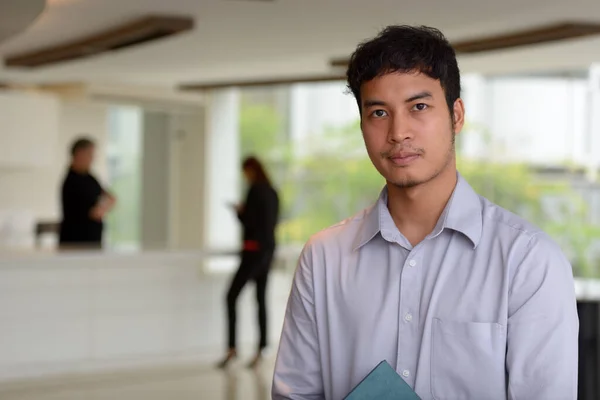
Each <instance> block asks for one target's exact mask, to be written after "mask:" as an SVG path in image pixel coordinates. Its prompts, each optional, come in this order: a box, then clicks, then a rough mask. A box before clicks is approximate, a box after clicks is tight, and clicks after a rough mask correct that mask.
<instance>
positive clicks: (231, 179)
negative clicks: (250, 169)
mask: <svg viewBox="0 0 600 400" xmlns="http://www.w3.org/2000/svg"><path fill="white" fill-rule="evenodd" d="M239 102H240V96H239V92H238V90H237V89H234V88H231V89H222V90H216V91H213V93H212V94H211V96H210V108H209V112H208V118H207V135H206V151H205V166H206V168H205V182H206V191H205V194H206V195H205V219H204V220H205V221H206V223H205V225H204V226H205V232H204V238H205V246H204V247H205V248H206V249H208V250H211V249H236V248H238V247H239V244H240V227H239V222H238V220H237V217H236V216H235V213H234V211H233V210H232V209H231V207H229V205H228V203H237V202H239V201H242V200H243V199H242V198H241V194H240V179H241V170H240V149H239Z"/></svg>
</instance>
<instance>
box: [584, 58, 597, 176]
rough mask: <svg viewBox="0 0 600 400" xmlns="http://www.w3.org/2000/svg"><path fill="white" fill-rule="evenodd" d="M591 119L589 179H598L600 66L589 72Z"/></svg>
mask: <svg viewBox="0 0 600 400" xmlns="http://www.w3.org/2000/svg"><path fill="white" fill-rule="evenodd" d="M589 101H590V106H589V117H588V118H589V119H588V123H589V125H588V129H587V138H586V140H585V145H586V146H585V147H586V148H587V150H588V151H587V157H586V161H587V166H588V175H589V178H590V179H591V180H593V181H596V180H597V179H598V168H600V138H599V135H598V133H599V132H600V64H593V65H592V66H591V67H590V70H589Z"/></svg>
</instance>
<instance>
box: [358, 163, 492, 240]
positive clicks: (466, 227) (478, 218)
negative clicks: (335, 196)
mask: <svg viewBox="0 0 600 400" xmlns="http://www.w3.org/2000/svg"><path fill="white" fill-rule="evenodd" d="M387 198H388V193H387V188H386V187H384V188H383V190H382V191H381V194H380V195H379V199H378V200H377V203H376V204H375V205H373V206H372V207H371V208H370V209H368V210H367V211H366V215H365V217H364V220H363V224H362V226H361V228H360V229H359V232H358V234H357V236H356V240H355V242H354V246H353V248H354V250H357V249H359V248H360V247H362V246H364V245H365V244H367V243H368V242H370V241H371V240H372V239H373V238H374V237H375V236H376V235H377V234H378V233H381V234H382V236H384V237H385V238H386V239H388V238H390V239H392V240H393V235H394V233H393V232H397V234H400V232H398V229H397V228H396V226H395V224H394V221H393V220H392V217H391V215H390V213H389V210H388V208H387ZM446 228H448V229H452V230H454V231H457V232H460V233H462V234H463V235H465V236H466V237H467V238H468V239H469V240H470V241H471V243H472V244H473V248H475V247H477V245H478V244H479V241H480V239H481V232H482V229H483V221H482V206H481V200H480V197H479V195H478V194H477V193H475V191H474V190H473V188H472V187H471V185H469V183H468V182H467V181H466V180H465V179H464V178H463V177H462V176H461V175H460V174H458V181H457V183H456V187H455V188H454V191H453V192H452V196H451V197H450V200H449V201H448V204H446V207H445V208H444V211H443V212H442V214H441V215H440V218H439V220H438V222H437V224H436V226H435V228H434V229H433V231H432V232H431V234H430V235H429V236H428V237H429V238H434V237H436V236H438V235H439V234H441V233H442V231H443V230H444V229H446Z"/></svg>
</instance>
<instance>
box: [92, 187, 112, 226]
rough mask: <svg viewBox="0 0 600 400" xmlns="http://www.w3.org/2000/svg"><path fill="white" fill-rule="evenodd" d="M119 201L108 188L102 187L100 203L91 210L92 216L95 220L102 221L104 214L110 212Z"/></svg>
mask: <svg viewBox="0 0 600 400" xmlns="http://www.w3.org/2000/svg"><path fill="white" fill-rule="evenodd" d="M116 203H117V198H116V197H115V196H114V195H113V194H112V193H110V192H109V191H107V190H104V189H102V196H101V197H100V199H99V200H98V203H96V205H95V206H94V207H93V208H92V209H91V210H90V218H91V219H93V220H95V221H102V219H103V218H104V216H105V215H106V214H107V213H108V212H110V210H112V209H113V208H114V206H115V204H116Z"/></svg>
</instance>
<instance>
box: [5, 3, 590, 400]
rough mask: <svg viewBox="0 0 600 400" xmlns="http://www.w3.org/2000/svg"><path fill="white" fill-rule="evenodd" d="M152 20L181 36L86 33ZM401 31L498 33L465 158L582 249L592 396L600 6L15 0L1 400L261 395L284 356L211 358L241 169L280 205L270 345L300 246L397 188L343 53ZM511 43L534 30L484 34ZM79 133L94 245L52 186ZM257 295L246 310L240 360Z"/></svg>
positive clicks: (464, 136)
mask: <svg viewBox="0 0 600 400" xmlns="http://www.w3.org/2000/svg"><path fill="white" fill-rule="evenodd" d="M148 16H153V17H155V18H159V19H160V18H162V17H164V18H166V19H169V18H172V19H176V20H177V21H178V22H179V25H180V27H184V28H182V30H181V32H176V33H174V34H172V35H170V36H166V37H163V38H158V39H155V40H154V38H146V39H144V40H142V39H139V38H138V39H131V41H130V42H129V43H124V42H123V43H121V44H119V45H112V47H111V46H109V45H106V46H105V48H102V46H100V47H94V46H88V47H87V48H85V46H83V45H81V43H83V42H85V41H86V40H90V38H93V37H96V38H97V37H98V35H101V34H104V35H105V36H106V35H108V34H107V32H109V31H111V30H113V32H115V31H118V30H119V29H118V28H119V27H127V29H133V28H132V26H133V25H134V23H135V22H136V21H140V20H143V19H144V18H146V17H148ZM400 23H407V24H425V25H431V26H435V27H437V28H440V29H441V30H442V31H443V32H444V33H445V34H446V35H447V37H448V38H449V39H450V40H451V41H452V42H453V43H462V44H465V46H466V44H468V43H469V42H476V41H479V42H478V43H479V45H480V46H484V47H483V48H480V49H479V50H477V51H469V50H468V46H466V47H465V49H466V50H464V51H459V52H458V57H459V65H460V68H461V72H462V85H463V99H464V100H465V104H466V110H467V126H466V128H465V129H464V130H463V132H462V133H461V134H460V135H459V136H458V137H457V153H458V164H459V170H460V172H461V173H462V175H463V176H464V177H465V178H466V179H467V180H468V181H469V182H470V183H471V185H472V186H473V187H474V188H475V189H476V191H478V192H479V193H480V194H482V195H484V196H486V197H487V198H488V199H490V200H491V201H493V202H496V203H497V204H499V205H500V206H503V207H505V208H507V209H509V210H511V211H513V212H515V213H517V214H519V215H521V216H523V217H525V218H527V219H529V220H530V221H532V222H534V223H535V224H536V225H538V226H540V227H541V228H543V229H544V230H545V231H547V232H548V233H549V234H550V235H551V236H552V237H553V238H554V239H555V240H556V241H557V242H558V243H559V244H560V245H561V247H562V248H563V250H564V251H565V253H566V254H567V255H568V257H569V258H570V260H571V262H572V265H573V269H574V274H575V276H576V282H575V284H576V290H577V295H578V300H579V311H580V318H581V333H580V335H581V341H580V345H581V343H583V346H582V349H584V350H583V354H584V355H585V357H580V359H581V361H580V398H581V399H588V398H590V399H591V398H600V387H599V385H600V383H599V382H600V368H598V367H599V365H600V361H599V360H600V359H599V356H600V355H599V353H598V352H599V351H600V348H599V347H598V338H599V335H600V333H599V332H598V329H599V326H600V324H599V322H600V321H599V309H598V301H599V299H600V182H599V178H600V177H599V172H600V2H597V1H591V0H590V1H587V0H572V1H570V2H566V1H554V0H552V1H546V0H532V1H528V2H522V1H514V0H505V1H503V2H498V1H475V0H455V1H452V2H448V1H433V2H426V3H415V2H399V1H393V0H372V1H370V2H365V1H358V0H303V1H293V0H237V1H236V0H201V1H198V0H196V1H192V0H171V1H169V2H166V1H157V0H125V1H116V0H102V1H100V0H48V1H43V0H8V1H6V0H5V1H3V2H1V3H0V58H2V59H4V63H3V65H0V249H1V251H0V326H2V328H1V329H0V398H2V399H13V400H16V399H20V400H23V399H42V400H45V399H63V400H64V399H83V398H86V399H88V398H89V399H137V398H144V399H165V398H177V399H186V398H194V399H198V398H202V399H257V400H259V399H261V400H263V399H267V398H269V391H270V379H271V376H270V374H271V373H272V364H271V363H267V365H265V366H264V367H263V368H262V369H260V370H259V371H248V370H245V369H243V368H237V369H236V368H234V369H233V370H231V371H227V372H222V371H217V370H216V369H215V368H214V362H216V361H217V359H218V358H219V357H220V356H221V355H222V353H223V351H224V350H225V337H226V335H225V301H224V299H225V291H226V287H227V283H228V280H229V279H230V275H231V274H232V273H233V271H234V270H235V268H236V267H237V263H238V262H239V260H238V257H237V250H238V248H239V246H240V229H239V224H238V222H237V220H236V218H235V215H233V213H232V212H231V210H230V209H229V207H228V203H231V202H238V201H240V200H241V199H242V196H243V194H244V190H245V186H244V182H243V178H242V174H241V166H240V163H241V160H242V159H243V157H244V156H246V155H250V154H255V155H257V156H259V157H260V158H261V159H263V160H264V161H265V163H266V165H267V167H268V169H269V171H270V173H271V175H272V177H273V180H274V183H275V184H276V186H277V187H278V189H279V192H280V196H281V199H282V214H281V221H280V224H279V227H278V231H277V236H278V241H279V247H278V250H277V256H276V259H275V263H274V267H273V268H274V271H273V278H272V280H271V281H270V284H269V292H268V293H269V299H270V300H269V302H270V306H269V307H270V308H269V314H270V317H271V324H270V337H271V345H270V350H271V356H272V357H273V356H274V353H275V351H276V348H277V338H278V336H279V333H280V330H281V322H282V318H283V313H284V308H285V303H286V301H287V295H288V292H289V287H290V286H289V285H290V282H291V276H292V273H293V270H294V267H295V263H296V258H297V256H298V254H299V252H300V250H301V248H302V246H303V244H304V242H305V241H306V240H307V239H308V238H309V237H310V235H311V234H313V233H315V232H317V231H319V230H320V229H323V228H325V227H327V226H330V225H332V224H333V223H335V222H338V221H340V220H342V219H344V218H346V217H348V216H350V215H352V214H354V213H355V212H357V211H359V210H360V209H362V208H364V207H367V206H368V205H370V204H371V203H372V202H373V201H374V200H375V199H376V198H377V196H378V194H379V191H380V190H381V188H382V186H383V184H384V182H383V180H382V179H381V177H380V176H379V175H378V173H377V172H376V171H375V169H374V168H373V167H372V166H371V163H370V161H369V159H368V157H367V154H366V151H365V150H364V145H363V143H362V137H361V132H360V127H359V115H358V110H357V107H356V103H355V100H354V99H353V97H352V95H351V94H350V93H349V92H348V91H347V89H346V87H345V82H344V80H343V79H344V72H345V70H344V66H345V62H344V61H345V60H347V58H348V56H349V55H350V54H351V52H352V51H353V50H354V48H355V46H356V45H357V44H358V43H359V42H361V41H362V40H364V39H366V38H369V37H372V36H374V35H375V34H376V33H377V32H378V31H379V30H380V29H381V28H382V27H384V26H385V25H387V24H400ZM128 24H129V25H128ZM175 25H177V24H175ZM122 30H126V29H125V28H123V29H122ZM159 30H160V29H159ZM544 30H545V31H546V32H547V33H546V36H545V38H544V39H539V38H540V35H541V34H540V32H541V31H544ZM548 32H550V33H548ZM507 35H509V36H510V35H516V36H518V37H520V40H521V41H522V43H520V44H519V43H517V44H515V43H514V40H515V39H514V37H515V36H513V42H510V40H508V41H507V40H504V43H505V44H504V45H503V47H502V46H500V47H494V44H493V43H498V41H497V42H490V41H486V38H490V37H495V38H503V37H504V38H505V39H506V37H507ZM159 36H160V35H159ZM541 36H542V37H544V36H543V35H541ZM499 41H500V42H501V41H502V40H499ZM77 43H79V45H80V47H81V49H76V50H73V46H74V45H73V44H77ZM486 43H487V44H486ZM490 43H491V44H490ZM506 43H508V44H506ZM511 43H513V44H511ZM66 45H71V53H69V54H68V55H66V56H65V55H64V54H63V55H62V58H61V54H60V51H63V52H64V51H67V50H69V46H66ZM486 45H487V46H489V47H488V48H485V46H486ZM61 46H63V47H61ZM74 47H75V48H76V47H77V46H74ZM48 49H50V50H48ZM65 49H66V50H65ZM45 50H48V51H49V52H48V51H47V52H46V53H44V51H45ZM51 50H53V51H55V53H54V54H55V58H53V55H52V54H51V53H52V51H51ZM59 50H60V51H59ZM67 52H68V51H67ZM28 53H30V57H29V58H27V57H25V56H26V55H28ZM56 54H58V55H56ZM36 57H37V58H36ZM28 63H29V65H28ZM81 134H85V135H88V136H90V137H92V138H93V139H94V140H95V141H96V143H97V155H96V161H95V164H94V172H95V174H96V176H97V177H98V178H99V180H100V181H101V182H102V183H103V184H104V185H105V186H106V187H107V188H109V189H110V190H111V191H112V192H113V193H114V194H115V195H116V197H117V198H118V203H117V206H116V208H115V209H114V210H113V212H112V213H111V214H110V216H109V218H108V219H107V221H106V230H105V236H104V243H103V245H104V247H103V250H102V251H94V252H87V251H86V252H83V251H79V252H77V251H76V252H69V253H63V252H57V251H56V246H57V235H56V231H55V229H53V228H55V227H56V224H57V223H58V222H59V221H60V218H61V214H60V197H59V195H60V184H61V182H62V178H63V176H64V174H65V172H66V170H67V167H68V161H69V154H68V148H69V145H70V144H71V142H72V140H73V139H74V138H76V137H78V136H79V135H81ZM253 291H254V288H253V287H252V286H251V285H250V287H248V288H247V289H246V290H245V292H244V293H243V295H242V297H241V299H240V300H239V307H240V311H239V314H240V317H239V318H240V326H241V327H240V341H241V342H242V345H243V346H242V349H245V350H244V351H246V353H247V354H248V355H249V354H250V353H251V350H252V348H253V347H252V346H254V343H255V341H256V337H257V333H256V327H255V326H254V315H255V310H254V307H255V306H254V297H253V296H254V294H253ZM272 357H271V358H272Z"/></svg>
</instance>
